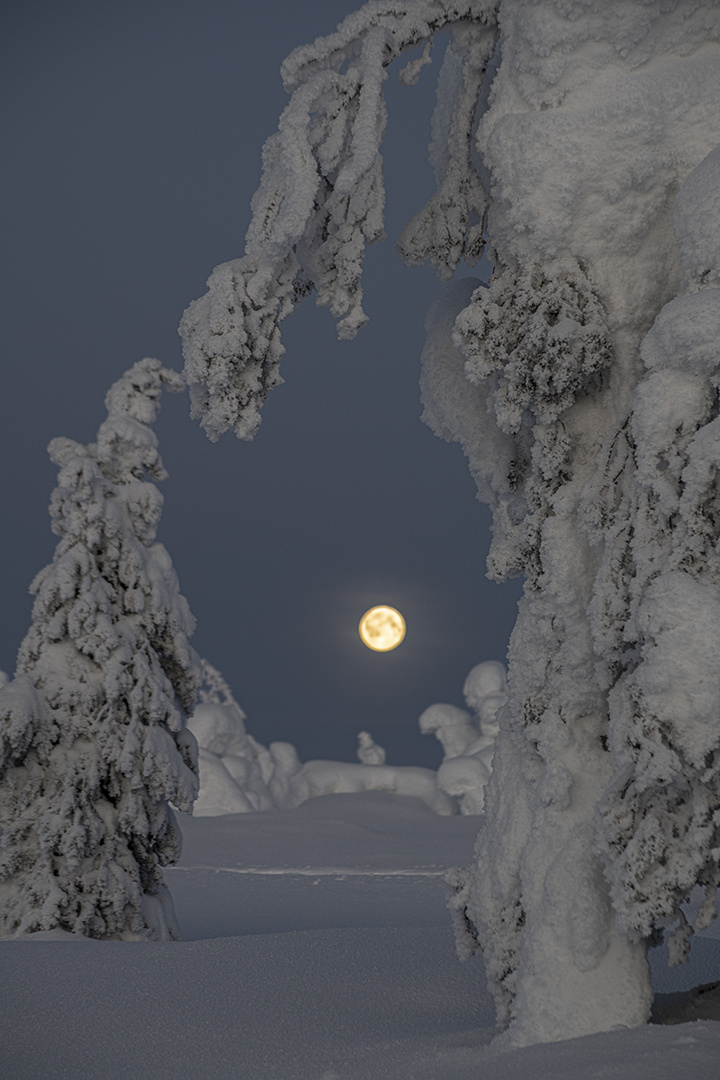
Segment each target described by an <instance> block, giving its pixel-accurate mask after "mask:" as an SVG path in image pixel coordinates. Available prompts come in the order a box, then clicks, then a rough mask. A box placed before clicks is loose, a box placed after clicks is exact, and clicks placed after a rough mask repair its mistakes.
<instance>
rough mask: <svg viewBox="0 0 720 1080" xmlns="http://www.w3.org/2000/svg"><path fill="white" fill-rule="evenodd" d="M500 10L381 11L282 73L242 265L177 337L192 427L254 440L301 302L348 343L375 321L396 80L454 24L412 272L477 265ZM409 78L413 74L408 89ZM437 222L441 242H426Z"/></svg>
mask: <svg viewBox="0 0 720 1080" xmlns="http://www.w3.org/2000/svg"><path fill="white" fill-rule="evenodd" d="M495 7H496V5H495V4H494V3H490V2H484V0H465V2H464V3H452V2H448V0H404V2H398V3H388V2H384V0H374V2H372V3H369V4H366V5H365V7H363V8H362V9H361V10H360V11H358V12H356V13H355V14H353V15H351V16H349V17H348V18H347V19H346V20H345V21H344V22H343V23H342V24H341V25H340V27H339V28H338V30H337V31H336V33H335V34H331V35H329V36H328V37H325V38H319V39H318V40H317V41H316V42H315V43H314V44H313V45H308V46H305V47H303V48H300V49H297V50H296V51H295V52H294V53H292V54H291V56H290V57H288V59H287V60H286V61H285V64H284V65H283V79H284V82H285V85H286V87H287V89H288V90H290V91H292V98H291V100H290V103H289V104H288V106H287V108H286V109H285V112H284V113H283V115H282V117H281V118H280V123H279V126H278V131H277V132H276V134H275V135H273V136H272V137H271V138H270V139H268V141H267V143H266V144H265V147H264V150H263V177H262V180H261V183H260V187H259V189H258V191H257V192H256V194H255V196H254V199H253V204H252V209H253V216H252V221H251V223H250V226H249V229H248V233H247V238H246V248H245V256H244V257H243V258H242V259H238V260H234V261H232V262H229V263H225V264H223V265H222V266H219V267H217V268H216V269H215V270H214V271H213V274H212V275H211V277H210V279H209V281H208V287H209V291H208V293H206V295H205V296H203V297H202V298H201V299H199V300H197V301H195V302H194V303H193V304H191V305H190V307H189V308H188V310H187V311H186V312H185V315H184V316H183V320H182V323H181V326H180V332H181V335H182V337H183V341H184V355H185V376H186V379H187V381H188V384H189V387H190V394H191V400H192V409H193V415H195V416H196V417H199V418H200V419H201V421H202V424H203V427H204V428H205V430H206V432H207V434H208V435H209V436H210V438H211V439H217V438H218V437H219V436H220V435H221V434H222V433H223V432H224V431H227V430H233V431H234V432H235V434H236V435H239V436H240V437H241V438H246V439H247V438H252V436H253V434H254V433H255V431H256V430H257V427H258V425H259V423H260V408H261V406H262V404H263V402H264V401H265V399H266V397H267V395H268V393H269V392H270V390H271V389H272V388H273V387H274V386H276V385H277V384H278V382H279V381H280V374H279V364H280V359H281V356H282V353H283V346H282V344H281V341H280V330H279V325H280V322H281V321H282V320H283V319H284V318H285V317H286V316H287V315H288V314H289V313H290V311H292V309H293V306H294V305H295V303H297V301H298V299H300V298H301V297H303V296H305V295H307V294H308V293H309V292H311V291H315V292H316V294H317V301H318V303H319V304H322V305H326V306H328V307H329V308H330V310H331V312H332V314H333V316H334V317H335V318H336V319H337V320H338V333H339V335H340V337H341V338H342V337H345V338H349V337H353V336H354V334H355V333H356V332H357V330H358V329H359V327H360V326H362V324H363V323H364V322H365V321H366V315H365V313H364V311H363V308H362V264H363V257H364V250H365V246H366V245H367V244H370V243H374V242H375V241H377V240H379V239H381V238H382V236H383V207H384V187H383V177H382V159H381V156H380V145H381V142H382V137H383V134H384V131H385V123H386V107H385V100H384V95H383V83H384V81H385V79H386V77H387V70H386V69H387V67H388V65H389V64H390V63H392V61H393V60H395V59H396V58H397V57H398V56H400V54H401V53H402V52H403V51H404V50H406V49H409V48H411V47H413V46H415V45H417V44H418V43H421V42H428V41H429V40H430V39H431V38H432V36H433V35H434V34H435V33H436V31H438V30H442V29H443V28H444V27H446V26H448V25H449V24H453V25H455V24H459V25H460V26H461V27H463V28H465V29H464V31H463V33H458V34H457V35H456V38H455V41H456V43H457V44H456V46H455V47H456V48H457V50H458V52H457V53H456V54H454V55H460V56H463V57H464V59H463V60H462V61H461V62H460V64H461V68H462V75H461V79H460V85H459V87H455V86H454V85H453V87H452V91H451V92H448V95H447V96H448V102H446V104H445V106H444V108H445V110H446V112H447V113H448V118H447V119H446V123H447V124H448V125H449V130H450V132H451V138H450V141H449V143H448V151H447V152H446V153H444V155H441V156H442V161H441V162H440V163H439V165H438V174H439V176H438V178H439V185H440V188H439V192H438V196H437V197H436V198H435V200H434V201H433V203H432V204H431V206H430V207H429V208H428V210H427V211H426V212H425V217H424V218H422V221H421V222H420V226H422V227H420V226H419V227H418V228H413V229H411V231H410V233H408V234H407V236H406V238H405V240H404V242H403V247H404V250H405V253H406V255H407V257H408V258H410V259H411V260H412V261H422V259H424V258H426V257H429V258H432V259H433V261H435V262H436V263H438V265H439V266H440V267H441V268H442V269H443V271H444V272H446V271H448V269H452V267H453V266H454V265H455V264H456V263H457V261H458V260H459V259H460V257H461V256H462V254H463V252H467V253H468V257H471V256H477V253H478V251H479V249H480V235H479V228H480V225H479V222H480V221H481V219H482V214H483V210H484V202H483V195H482V189H481V185H480V183H479V181H478V179H477V176H476V175H475V173H474V170H472V169H471V168H470V167H469V140H470V135H471V128H472V122H473V118H474V114H475V105H476V101H477V90H478V86H479V80H480V79H481V78H482V75H483V73H484V71H485V67H486V65H487V61H488V59H489V57H490V56H491V54H492V50H493V44H494V29H493V27H494V9H495ZM470 20H471V21H472V25H469V21H470ZM488 27H489V28H490V29H488ZM413 70H414V69H413ZM412 78H413V71H411V72H409V73H408V75H407V78H406V81H412ZM445 82H446V83H448V82H452V80H448V79H446V80H445ZM428 221H432V238H431V239H430V241H429V242H428V241H426V240H422V241H421V239H420V234H421V233H422V232H423V231H424V229H425V225H426V224H427V222H428ZM473 225H474V226H475V232H474V233H470V232H468V230H470V229H471V226H473ZM466 234H467V237H466Z"/></svg>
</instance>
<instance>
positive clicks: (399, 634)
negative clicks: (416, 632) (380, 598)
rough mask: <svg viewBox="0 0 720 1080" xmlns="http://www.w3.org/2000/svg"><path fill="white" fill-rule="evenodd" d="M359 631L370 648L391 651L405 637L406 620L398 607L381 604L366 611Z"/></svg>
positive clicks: (364, 642)
mask: <svg viewBox="0 0 720 1080" xmlns="http://www.w3.org/2000/svg"><path fill="white" fill-rule="evenodd" d="M358 633H359V634H360V637H361V639H362V641H363V644H365V645H367V647H368V649H373V650H374V651H375V652H390V650H391V649H396V648H397V647H398V645H399V644H400V642H401V641H402V640H403V638H404V637H405V620H404V619H403V617H402V615H401V614H400V612H399V611H397V609H396V608H394V607H388V606H387V604H379V605H378V606H377V607H372V608H370V610H369V611H366V612H365V614H364V615H363V617H362V619H361V620H360V625H359V626H358Z"/></svg>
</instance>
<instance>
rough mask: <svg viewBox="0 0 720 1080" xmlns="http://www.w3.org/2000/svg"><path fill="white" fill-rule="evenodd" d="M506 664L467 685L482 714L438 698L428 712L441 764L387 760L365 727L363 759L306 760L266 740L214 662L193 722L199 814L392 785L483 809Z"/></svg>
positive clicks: (483, 668) (442, 810)
mask: <svg viewBox="0 0 720 1080" xmlns="http://www.w3.org/2000/svg"><path fill="white" fill-rule="evenodd" d="M506 690H507V683H506V678H505V667H504V665H503V664H501V663H500V662H499V661H497V660H488V661H485V662H484V663H482V664H477V665H476V666H475V667H474V668H473V669H472V671H471V672H470V673H469V675H468V677H467V679H466V680H465V686H464V688H463V693H464V696H465V701H466V703H467V705H468V707H469V708H470V709H471V710H472V712H473V714H474V718H475V719H474V721H473V718H472V717H471V715H470V713H468V712H466V711H465V710H464V709H459V708H458V707H457V706H455V705H431V706H430V707H429V708H428V709H426V710H425V712H424V713H423V714H422V716H421V717H420V720H419V724H420V729H421V731H422V732H423V733H425V734H434V735H436V736H437V738H438V739H439V740H440V742H441V744H442V746H443V750H444V752H445V760H444V761H443V763H442V765H441V766H440V769H439V770H438V772H437V773H435V772H434V771H433V770H432V769H423V768H419V767H414V766H408V765H395V766H392V765H387V764H386V763H385V751H384V750H383V748H382V747H380V746H378V745H377V744H376V743H375V742H374V740H373V738H372V736H371V735H370V734H369V733H368V732H366V731H362V732H360V733H359V735H358V743H359V746H358V752H357V753H358V758H359V759H360V762H359V764H356V763H350V762H342V761H307V762H305V763H304V764H302V763H301V761H300V759H299V757H298V754H297V751H296V749H295V747H294V746H293V745H292V744H291V743H285V742H274V743H270V746H269V747H267V748H266V747H264V746H262V745H261V744H260V743H259V742H257V740H256V739H254V738H253V737H252V735H249V734H248V733H247V731H246V728H245V720H246V717H245V714H244V713H243V711H242V709H241V708H240V706H239V705H238V703H237V702H236V701H235V698H234V697H233V695H232V691H231V690H230V687H229V686H228V685H227V683H226V682H225V680H224V679H223V678H222V676H221V675H220V673H219V672H218V671H216V669H215V668H213V667H212V666H211V665H210V664H208V663H207V661H203V683H202V685H201V687H200V693H199V704H198V705H197V707H196V708H195V712H194V713H193V715H192V716H191V718H190V720H189V721H188V727H189V728H190V730H191V731H192V733H193V734H194V736H195V738H196V739H197V742H198V747H199V752H198V764H199V769H200V790H199V792H198V797H197V800H196V802H195V809H194V812H195V814H196V815H200V816H216V815H219V814H243V813H248V812H250V811H253V810H268V809H270V808H271V807H286V808H291V807H294V806H299V805H300V804H301V803H303V802H305V801H306V800H307V799H312V798H317V796H319V795H332V794H339V793H343V792H344V793H351V792H359V791H389V792H393V793H394V794H397V795H404V796H408V797H410V798H417V799H421V800H422V802H424V803H425V804H426V806H428V807H429V808H430V809H431V810H434V811H435V812H436V813H438V814H454V813H457V812H458V810H459V811H460V813H462V814H479V813H481V812H482V808H483V790H484V787H485V784H486V783H487V780H488V777H489V775H490V772H491V770H492V754H493V745H494V741H495V736H496V734H497V720H496V719H495V714H496V712H497V710H498V709H499V708H500V707H501V706H502V705H503V704H504V703H505V701H506V700H507V693H506Z"/></svg>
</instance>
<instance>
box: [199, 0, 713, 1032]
mask: <svg viewBox="0 0 720 1080" xmlns="http://www.w3.org/2000/svg"><path fill="white" fill-rule="evenodd" d="M444 26H448V27H449V28H450V31H451V40H450V44H449V46H448V49H447V51H446V58H445V61H444V62H443V67H442V72H441V77H440V80H439V87H438V107H437V110H436V113H435V117H434V120H433V140H432V144H431V161H432V164H433V166H434V168H435V170H436V174H437V179H438V190H437V193H436V195H435V196H434V198H433V199H432V200H431V202H430V203H429V204H428V206H427V207H426V209H425V210H424V211H423V212H421V214H420V215H419V216H418V217H417V218H416V219H415V221H414V222H413V223H412V224H411V226H410V227H409V229H408V231H407V232H406V234H405V236H404V237H403V239H402V241H401V248H402V250H403V252H404V254H405V257H406V258H407V259H408V260H409V261H410V262H420V261H423V260H425V259H429V260H430V261H432V262H434V263H435V265H436V266H437V268H438V270H439V271H440V273H441V276H444V277H448V276H450V275H451V273H452V271H453V269H454V267H455V266H456V265H457V263H458V260H459V259H460V258H461V257H463V256H464V257H465V258H466V260H467V261H469V262H470V263H472V261H473V260H474V259H475V258H476V256H477V254H478V253H479V251H480V249H481V239H480V237H481V233H482V226H483V224H485V226H486V232H487V243H488V253H489V256H490V260H491V262H492V263H493V266H494V272H493V277H492V280H491V282H490V285H489V287H487V286H483V285H479V287H477V288H475V290H474V291H472V289H471V287H470V286H468V285H467V284H465V283H459V284H456V283H453V285H452V287H451V288H450V289H449V290H448V296H447V298H446V303H445V304H441V305H439V306H438V307H437V309H436V312H435V317H434V318H433V319H431V321H430V323H429V338H428V347H427V349H426V351H425V356H424V361H423V366H424V371H423V378H422V384H423V400H424V404H425V418H426V419H427V420H428V422H429V423H430V424H431V425H432V426H433V427H434V429H435V430H436V431H437V433H438V434H440V435H442V436H443V437H445V438H451V439H454V440H456V441H459V442H460V443H461V444H462V445H463V448H464V450H465V452H466V454H467V456H468V459H469V462H470V467H471V469H472V472H473V475H474V476H475V477H476V479H477V481H478V490H479V494H480V496H481V497H482V498H483V499H486V500H487V501H488V502H489V503H490V505H491V506H492V508H493V512H494V539H493V545H492V549H491V552H490V558H489V569H490V572H491V574H492V575H493V576H495V577H497V578H498V579H503V578H506V577H508V576H510V575H514V574H523V575H524V577H525V582H526V588H525V595H524V597H523V600H522V602H521V605H520V608H519V617H518V622H517V625H516V628H515V631H514V634H513V638H512V641H511V646H510V651H509V661H510V666H509V677H508V683H509V700H508V703H507V706H506V707H505V708H504V709H503V711H502V717H501V727H500V731H499V735H498V738H497V743H496V747H495V753H494V758H493V773H492V776H491V778H490V780H489V782H488V785H487V791H486V793H485V796H486V806H487V822H488V823H487V826H486V828H485V829H484V830H483V832H482V833H481V836H480V839H479V844H478V849H477V852H476V855H475V861H474V864H473V865H472V867H471V868H470V869H469V870H468V871H467V873H466V874H465V876H464V877H463V875H459V876H458V877H457V879H456V882H455V884H456V889H457V893H456V905H455V911H456V917H457V926H458V929H459V932H460V948H461V950H463V951H467V950H468V949H470V948H482V950H483V955H484V960H485V966H486V970H487V973H488V976H489V979H490V982H491V986H492V988H493V993H494V996H495V1001H496V1005H497V1009H498V1017H499V1021H500V1024H501V1025H503V1026H506V1027H507V1028H508V1033H507V1035H506V1037H505V1045H508V1046H509V1045H523V1044H526V1043H531V1042H533V1041H537V1040H552V1039H561V1038H564V1037H567V1036H570V1035H582V1034H585V1033H590V1032H594V1031H598V1030H602V1029H604V1028H605V1029H607V1028H612V1027H614V1026H616V1025H619V1024H642V1023H643V1022H644V1021H645V1020H646V1019H647V1017H648V1016H649V1012H650V1007H651V994H650V982H649V971H648V967H647V962H646V957H645V952H646V948H645V938H646V937H647V935H648V933H649V932H650V931H653V932H656V931H658V930H660V929H662V928H665V927H670V928H672V929H673V930H674V938H673V940H674V945H673V949H674V953H675V955H676V956H677V958H682V955H683V952H684V951H685V949H686V944H687V939H688V935H689V933H690V927H689V926H688V925H687V924H686V921H685V915H684V914H683V910H682V904H683V901H684V900H685V899H686V898H687V896H688V894H689V891H690V889H691V888H692V886H693V884H695V883H696V882H700V883H702V884H704V885H706V886H707V887H708V895H707V901H706V903H705V905H704V906H702V907H701V908H700V910H699V912H698V913H697V915H696V925H697V926H698V927H702V926H703V925H704V923H705V922H706V920H707V919H708V918H709V917H710V915H711V913H712V910H713V907H712V902H713V901H712V895H713V891H714V888H715V885H716V883H717V880H718V851H720V821H718V817H717V806H718V775H719V772H718V770H720V732H719V730H718V725H717V717H718V715H720V674H719V671H720V669H719V668H718V660H717V654H716V651H715V652H713V650H712V647H711V646H710V645H708V642H712V641H714V640H716V637H717V630H718V628H719V627H720V602H719V601H718V596H717V595H716V593H717V589H718V587H719V583H720V574H719V573H718V568H717V553H716V545H717V540H718V525H717V510H716V507H715V499H716V495H715V488H716V479H717V471H718V464H717V463H718V461H719V460H720V459H719V458H718V456H717V453H716V450H715V448H714V439H715V425H716V424H717V395H718V381H717V376H716V361H715V356H716V353H715V343H716V341H717V336H716V332H717V315H716V306H715V303H714V293H715V292H716V291H717V286H718V251H719V250H720V248H718V244H717V237H718V228H717V214H718V196H717V191H718V186H717V168H718V159H717V156H716V155H717V147H718V140H719V135H720V133H719V131H718V121H717V117H718V102H720V7H718V5H717V4H715V3H713V4H707V3H706V2H702V0H696V2H695V0H675V2H673V0H602V2H600V0H475V2H472V3H450V2H444V0H417V2H413V0H404V2H393V3H390V2H387V3H386V2H382V0H377V2H372V3H369V4H366V5H365V6H364V7H363V8H362V9H361V10H360V11H359V12H357V13H356V14H355V15H352V16H350V17H349V18H348V19H346V20H345V22H344V23H343V24H342V25H341V26H340V27H339V29H338V32H337V33H336V34H334V35H330V36H329V37H327V38H324V39H320V40H318V41H317V42H315V44H314V45H312V46H308V47H306V48H304V49H300V50H297V51H296V52H295V53H294V54H293V55H292V56H291V57H290V58H289V60H288V61H287V63H286V65H285V68H284V77H285V79H286V85H287V86H288V89H293V90H294V94H293V97H292V99H291V102H290V104H289V105H288V108H287V110H286V112H285V113H284V114H283V117H282V118H281V121H280V129H279V131H278V134H277V135H276V136H274V137H273V138H272V139H271V140H269V142H268V143H267V145H266V149H265V155H264V166H265V168H264V174H263V180H262V183H261V187H260V190H259V192H258V194H257V196H256V198H255V201H254V204H253V211H254V216H253V221H252V224H251V226H250V229H249V232H248V238H247V246H246V256H245V259H243V260H240V261H238V262H235V263H229V264H226V265H225V266H224V267H219V268H218V269H217V270H216V271H215V274H214V275H213V277H212V278H211V279H210V282H209V285H210V291H209V293H208V294H207V296H206V297H204V298H202V299H201V300H199V301H197V302H196V303H195V304H194V305H193V306H192V307H191V308H190V309H189V310H188V312H187V313H186V316H185V318H184V321H183V326H182V333H183V337H184V341H185V357H186V372H187V377H188V381H189V382H190V383H191V384H192V393H193V401H194V408H195V411H196V413H197V414H198V415H199V416H201V418H202V420H203V423H204V425H205V427H206V430H207V431H208V433H209V434H210V436H211V437H213V438H217V437H218V436H219V434H221V433H222V431H224V430H227V429H233V430H235V431H236V432H237V433H238V434H239V435H241V436H243V437H250V436H251V435H252V433H253V431H254V430H255V429H256V427H257V424H258V422H259V407H260V405H261V404H262V401H263V400H264V398H265V396H266V394H267V392H268V390H269V388H270V387H271V386H272V385H273V384H274V383H275V382H277V380H278V378H279V374H278V362H279V359H280V355H281V351H282V347H281V345H280V338H279V322H280V320H281V319H282V318H283V317H284V316H285V315H286V314H287V313H288V312H289V311H290V309H291V307H292V304H293V303H294V302H295V301H296V299H298V298H299V297H300V296H302V295H305V294H306V293H309V292H310V291H312V290H313V289H314V290H315V291H316V294H317V297H318V300H319V302H320V303H325V304H329V306H330V308H331V310H332V312H333V314H334V315H335V316H336V317H337V318H338V319H339V332H340V334H341V336H350V335H351V334H353V333H354V332H355V331H356V330H357V328H358V327H359V326H360V325H361V323H362V322H363V320H364V318H365V316H364V314H363V312H362V308H361V287H360V271H361V263H362V255H363V251H364V246H365V244H366V243H368V242H372V241H373V240H375V239H377V238H379V237H380V235H381V232H382V219H381V214H382V179H381V174H380V157H379V147H380V141H381V138H382V134H383V131H384V126H385V107H384V101H383V97H382V82H383V79H384V78H385V67H386V66H387V64H388V63H389V62H390V61H391V60H392V59H393V58H394V57H396V56H397V55H398V54H399V53H400V52H401V51H402V50H403V49H404V48H407V47H408V46H410V45H414V44H417V43H420V42H422V43H423V44H424V43H426V42H429V41H431V40H432V37H433V35H434V33H435V31H437V30H439V29H441V28H442V27H444ZM428 59H429V49H424V51H423V53H422V56H421V57H419V58H417V59H415V60H412V61H411V62H410V64H409V65H408V67H407V68H406V69H405V75H404V78H405V79H406V81H408V82H410V83H412V82H413V81H414V79H415V78H416V76H417V74H418V72H419V70H420V68H421V67H422V66H424V65H425V63H426V62H427V61H428ZM676 196H677V197H678V198H677V202H676V201H675V200H676ZM674 207H675V231H674V230H673V213H674ZM701 292H705V293H707V294H708V295H707V296H704V297H703V298H702V299H698V294H699V293H701ZM648 332H649V333H648ZM646 335H647V337H646ZM643 339H644V341H643ZM696 612H697V616H696ZM464 767H465V768H467V766H464ZM463 934H467V937H466V938H463Z"/></svg>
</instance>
